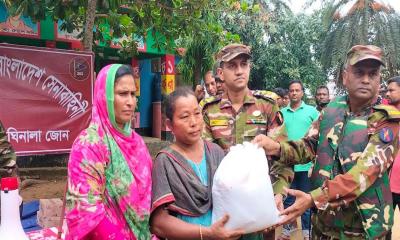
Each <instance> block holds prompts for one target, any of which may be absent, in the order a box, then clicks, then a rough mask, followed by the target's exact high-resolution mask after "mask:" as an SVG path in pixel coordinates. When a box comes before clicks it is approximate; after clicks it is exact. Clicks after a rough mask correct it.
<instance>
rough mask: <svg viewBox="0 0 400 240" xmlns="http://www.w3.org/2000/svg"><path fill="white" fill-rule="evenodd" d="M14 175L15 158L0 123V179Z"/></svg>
mask: <svg viewBox="0 0 400 240" xmlns="http://www.w3.org/2000/svg"><path fill="white" fill-rule="evenodd" d="M15 175H16V156H15V152H14V150H13V148H12V147H11V145H10V143H9V142H8V140H7V134H6V132H5V130H4V127H3V124H2V123H1V122H0V177H10V176H15Z"/></svg>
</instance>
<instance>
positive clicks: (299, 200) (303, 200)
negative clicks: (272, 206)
mask: <svg viewBox="0 0 400 240" xmlns="http://www.w3.org/2000/svg"><path fill="white" fill-rule="evenodd" d="M285 191H286V192H287V193H288V194H289V195H292V196H294V197H295V198H296V201H295V202H294V203H293V205H292V206H290V207H288V208H286V209H285V210H283V211H281V213H280V215H281V216H284V218H283V219H282V221H281V222H280V223H279V224H280V225H283V224H288V223H290V222H292V221H294V220H296V218H297V217H299V216H301V215H302V214H303V213H304V212H305V211H306V210H307V209H309V208H311V207H312V206H313V204H314V201H313V199H312V197H311V195H310V194H308V193H305V192H302V191H298V190H293V189H285Z"/></svg>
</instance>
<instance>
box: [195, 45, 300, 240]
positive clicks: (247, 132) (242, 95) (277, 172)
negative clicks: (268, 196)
mask: <svg viewBox="0 0 400 240" xmlns="http://www.w3.org/2000/svg"><path fill="white" fill-rule="evenodd" d="M250 58H251V55H250V48H249V47H248V46H245V45H242V44H231V45H228V46H226V47H224V48H222V49H221V51H220V52H219V53H218V54H217V61H220V63H221V65H220V68H218V74H219V77H220V78H221V79H222V80H223V81H224V82H225V92H224V94H223V95H222V96H217V97H211V98H206V99H205V101H204V102H203V104H204V105H203V106H202V107H203V110H202V111H203V118H204V122H205V127H204V131H203V138H204V139H205V140H208V141H212V142H214V143H216V144H218V145H219V146H220V147H222V148H223V149H224V151H226V152H227V151H228V150H229V148H230V147H231V146H233V145H235V144H240V143H243V142H244V141H251V140H253V138H254V137H255V136H257V135H258V134H266V135H268V136H271V137H272V138H274V139H276V140H278V141H282V140H286V139H287V133H286V130H285V127H284V124H283V118H282V115H281V113H280V112H279V107H278V105H277V104H276V103H275V100H274V97H276V94H275V93H272V92H268V91H250V90H249V89H248V87H247V83H248V81H249V73H250V61H249V59H250ZM270 174H271V178H272V182H274V191H275V193H282V192H283V187H288V186H289V185H290V182H291V180H292V178H293V171H292V168H290V167H286V166H284V165H283V164H280V163H276V164H273V166H272V167H271V172H270ZM279 197H280V195H278V198H279ZM265 207H268V206H265ZM266 217H267V216H266ZM261 238H262V236H261ZM246 239H251V238H246ZM252 239H257V238H252ZM258 239H260V238H258Z"/></svg>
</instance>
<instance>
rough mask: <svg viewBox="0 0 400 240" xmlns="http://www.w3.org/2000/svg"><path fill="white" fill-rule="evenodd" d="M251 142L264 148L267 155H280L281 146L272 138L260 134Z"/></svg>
mask: <svg viewBox="0 0 400 240" xmlns="http://www.w3.org/2000/svg"><path fill="white" fill-rule="evenodd" d="M251 142H252V143H254V144H256V145H258V146H260V147H262V148H264V151H265V153H266V154H267V155H270V156H279V155H280V152H281V145H280V144H279V143H278V142H275V141H274V140H272V139H271V138H270V137H267V136H265V135H263V134H260V135H257V136H256V137H255V138H254V139H253V141H251Z"/></svg>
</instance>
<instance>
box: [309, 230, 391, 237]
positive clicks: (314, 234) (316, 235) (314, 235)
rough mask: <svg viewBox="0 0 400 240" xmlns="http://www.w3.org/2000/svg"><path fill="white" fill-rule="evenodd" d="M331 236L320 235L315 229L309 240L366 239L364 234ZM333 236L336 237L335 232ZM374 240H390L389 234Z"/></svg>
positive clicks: (326, 234) (327, 234)
mask: <svg viewBox="0 0 400 240" xmlns="http://www.w3.org/2000/svg"><path fill="white" fill-rule="evenodd" d="M332 235H333V234H329V233H321V232H319V231H318V230H317V229H315V228H313V230H312V233H311V240H366V239H367V237H366V236H365V235H364V234H363V235H359V236H350V235H346V234H344V233H343V234H341V237H337V236H332ZM335 235H337V231H336V234H335ZM371 240H372V239H371ZM374 240H391V234H390V233H389V234H387V235H386V236H383V237H380V238H375V239H374Z"/></svg>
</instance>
